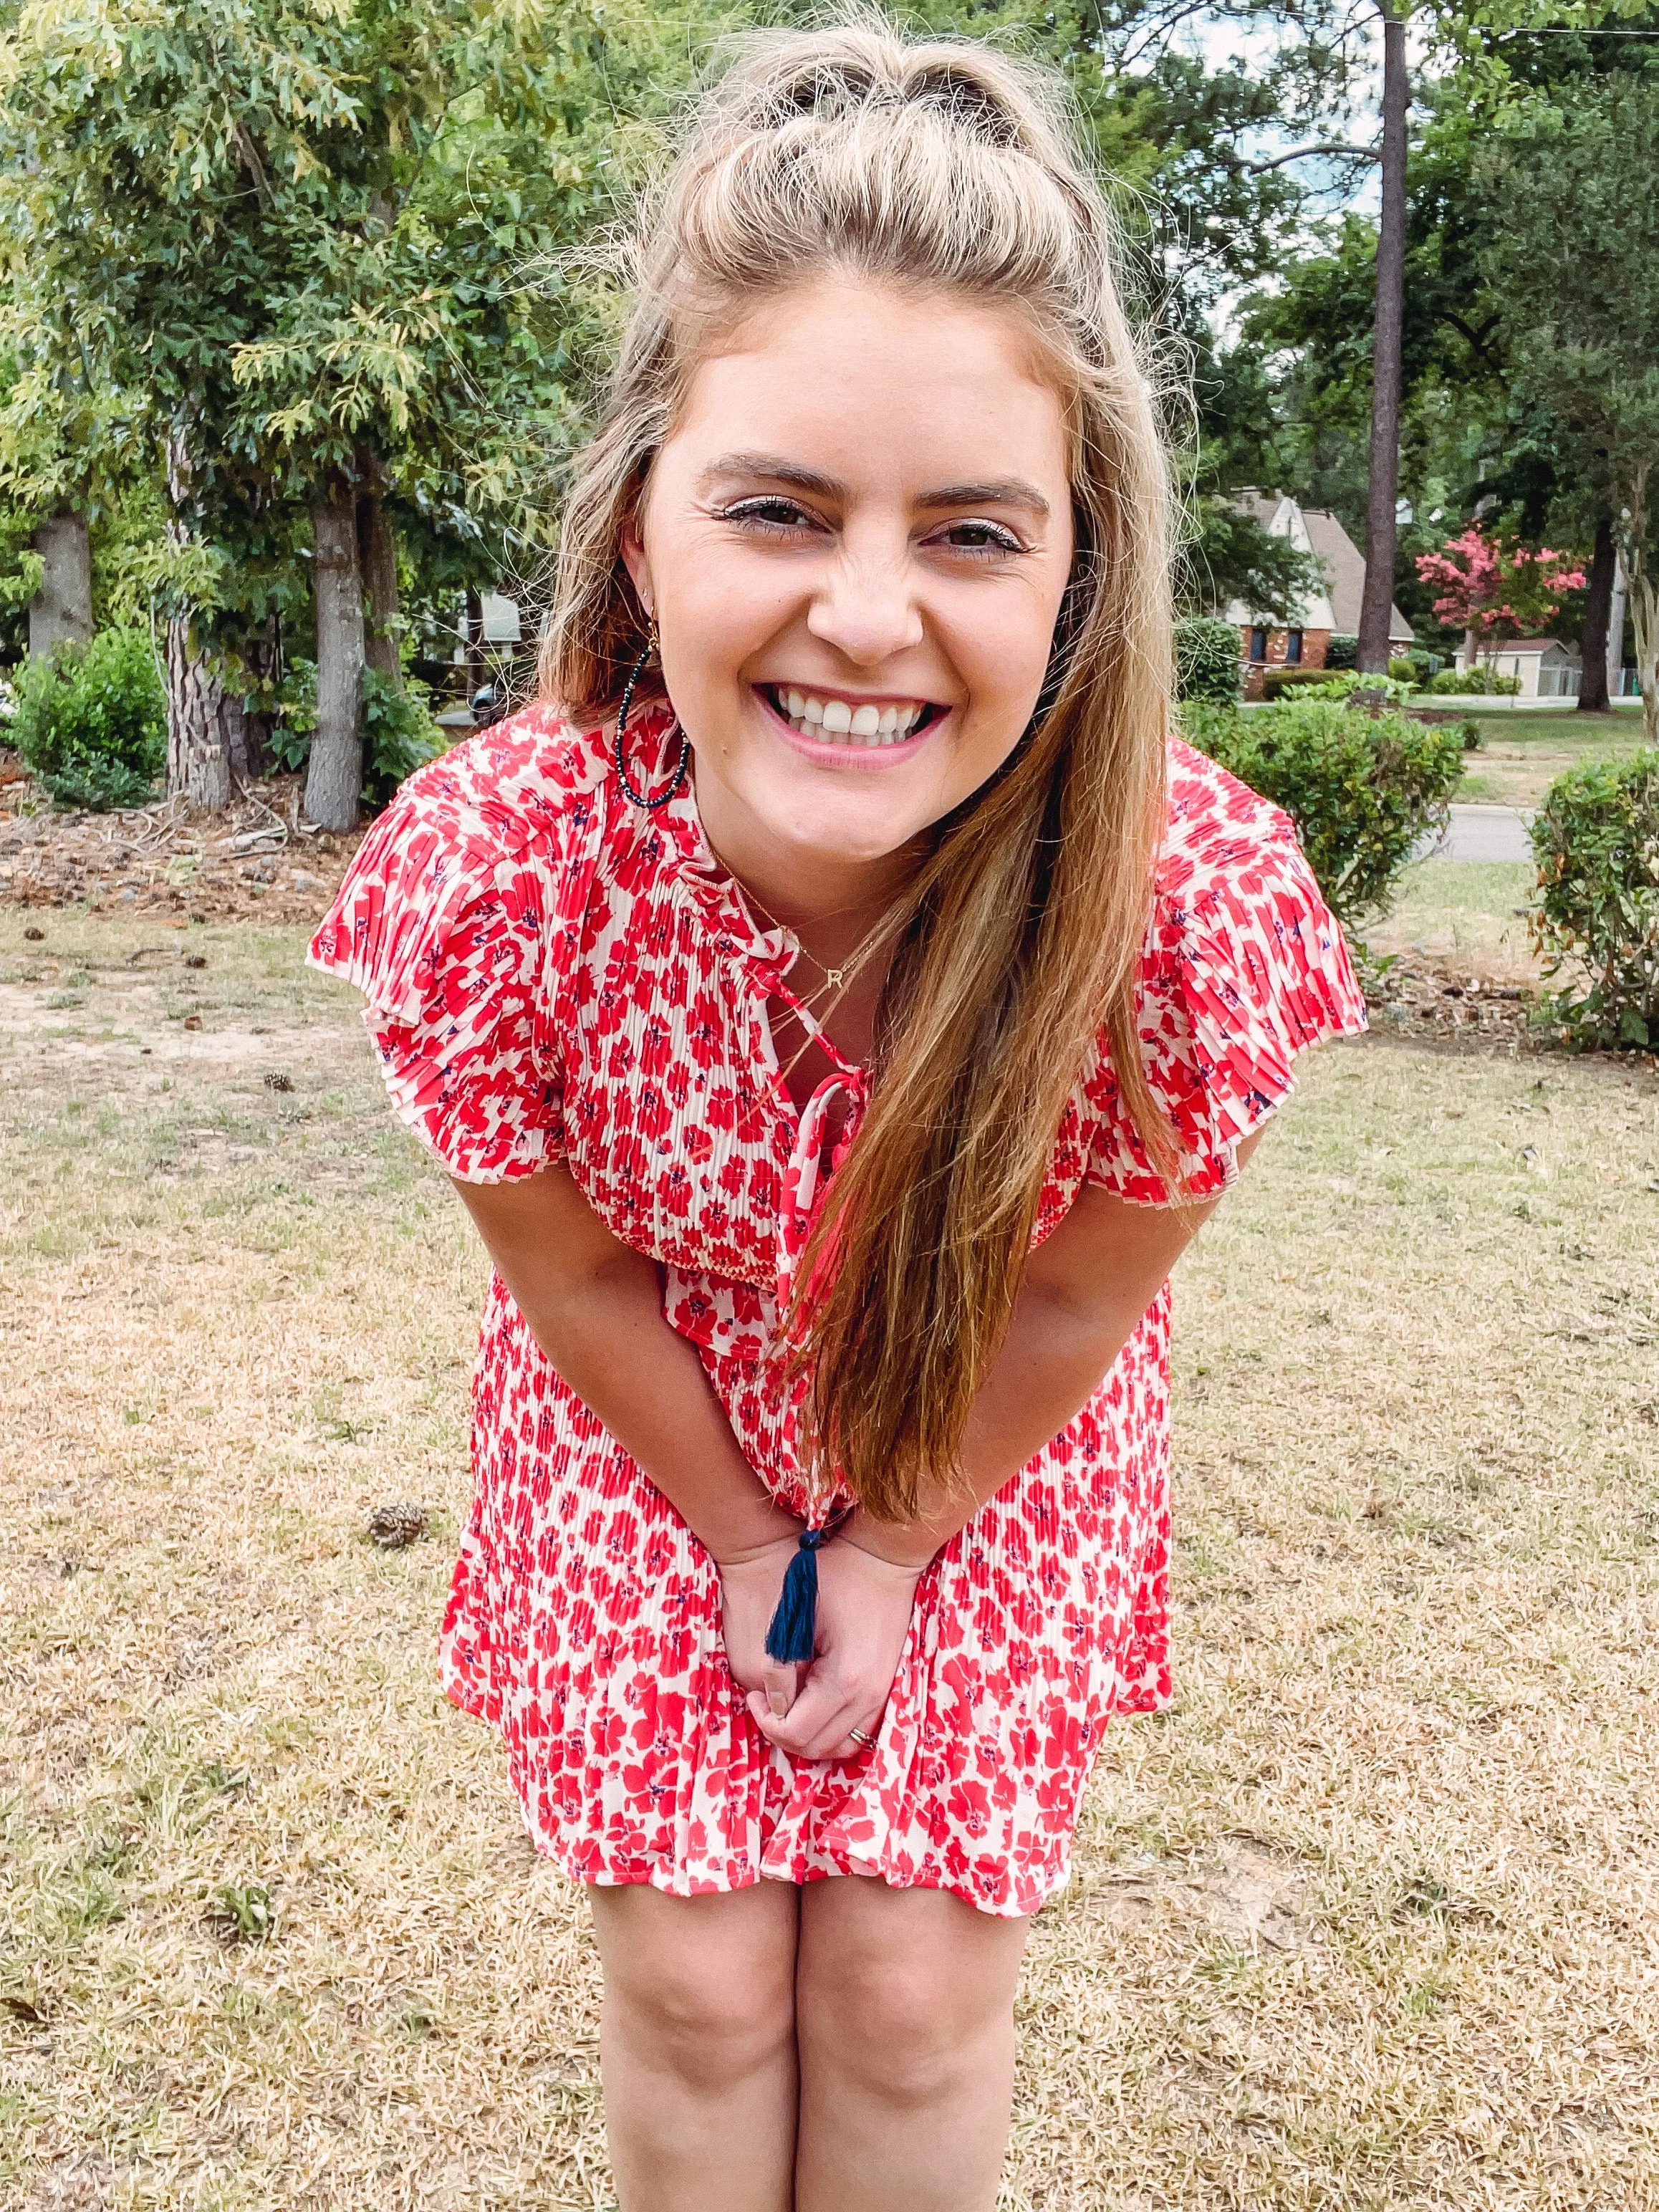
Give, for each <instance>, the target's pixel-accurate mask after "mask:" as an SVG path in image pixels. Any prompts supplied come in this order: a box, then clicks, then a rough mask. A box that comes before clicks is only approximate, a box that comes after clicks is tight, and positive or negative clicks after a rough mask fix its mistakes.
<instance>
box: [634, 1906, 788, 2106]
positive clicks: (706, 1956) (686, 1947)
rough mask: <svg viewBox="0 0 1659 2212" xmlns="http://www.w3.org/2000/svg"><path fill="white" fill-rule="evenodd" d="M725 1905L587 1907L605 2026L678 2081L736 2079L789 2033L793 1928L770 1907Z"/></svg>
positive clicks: (703, 2083)
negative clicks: (601, 1974) (594, 1928)
mask: <svg viewBox="0 0 1659 2212" xmlns="http://www.w3.org/2000/svg"><path fill="white" fill-rule="evenodd" d="M744 1894H748V1893H744ZM731 1905H732V1899H728V1898H721V1899H702V1898H696V1899H679V1898H659V1897H653V1899H652V1901H651V1903H650V1905H646V1906H644V1907H643V1909H630V1908H629V1906H627V1905H623V1907H622V1908H621V1910H620V1911H606V1909H605V1906H604V1905H596V1910H595V1919H596V1923H598V1925H599V1948H600V1954H601V1957H602V1960H603V1962H604V1966H605V2015H606V2027H607V2030H608V2032H609V2033H611V2034H613V2035H616V2036H618V2037H620V2038H621V2039H622V2041H623V2043H624V2045H626V2047H627V2049H628V2051H629V2055H630V2057H632V2058H634V2059H635V2060H636V2061H640V2062H643V2063H646V2064H647V2065H648V2066H650V2067H651V2068H652V2069H653V2070H658V2071H661V2072H665V2073H668V2074H671V2075H673V2076H674V2077H675V2078H676V2079H677V2080H678V2081H680V2082H681V2083H682V2084H684V2086H685V2087H692V2088H699V2089H704V2090H709V2089H718V2088H720V2087H729V2086H730V2085H731V2084H732V2083H733V2082H735V2081H742V2080H744V2079H745V2078H746V2077H747V2076H749V2075H751V2074H753V2073H755V2072H757V2071H758V2070H759V2069H761V2068H763V2067H764V2066H766V2065H768V2064H769V2063H772V2062H773V2061H775V2058H776V2057H777V2054H778V2052H779V2051H780V2049H781V2047H782V2046H784V2045H787V2043H789V2042H790V2041H791V2040H792V2039H793V2034H794V1994H793V1993H794V1963H795V1962H794V1944H793V1928H792V1927H789V1926H787V1924H785V1917H784V1916H783V1915H781V1914H779V1913H778V1912H776V1911H767V1910H766V1909H764V1908H761V1909H759V1910H757V1911H752V1912H745V1911H743V1910H742V1909H741V1908H739V1909H738V1910H735V1911H733V1910H729V1909H728V1910H721V1909H720V1908H723V1907H725V1908H729V1907H731ZM705 1908H714V1909H705Z"/></svg>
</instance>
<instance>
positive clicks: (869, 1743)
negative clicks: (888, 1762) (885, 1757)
mask: <svg viewBox="0 0 1659 2212" xmlns="http://www.w3.org/2000/svg"><path fill="white" fill-rule="evenodd" d="M847 1733H848V1735H850V1736H851V1737H852V1739H853V1741H854V1743H857V1744H862V1745H863V1747H864V1748H865V1750H866V1751H873V1750H874V1749H875V1747H876V1739H875V1738H874V1736H872V1735H866V1734H865V1733H864V1730H863V1729H851V1728H849V1729H848V1731H847Z"/></svg>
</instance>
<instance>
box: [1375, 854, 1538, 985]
mask: <svg viewBox="0 0 1659 2212" xmlns="http://www.w3.org/2000/svg"><path fill="white" fill-rule="evenodd" d="M1536 883H1537V871H1536V870H1535V869H1534V868H1533V867H1532V866H1531V865H1530V864H1529V863H1528V862H1527V861H1524V860H1418V861H1415V862H1413V865H1412V866H1410V867H1408V868H1407V869H1406V870H1405V871H1404V872H1403V873H1402V875H1401V888H1400V895H1399V896H1398V898H1397V899H1396V901H1395V904H1394V907H1393V908H1392V909H1391V910H1390V912H1389V914H1388V915H1387V916H1386V917H1385V918H1384V919H1383V921H1377V922H1373V923H1372V924H1371V925H1370V927H1368V928H1367V930H1366V932H1365V940H1366V943H1367V944H1368V945H1370V949H1371V951H1373V952H1376V953H1400V954H1404V955H1406V956H1407V957H1408V958H1409V957H1411V956H1413V955H1416V956H1418V957H1421V958H1425V959H1427V960H1431V961H1432V962H1434V963H1437V965H1439V966H1441V967H1445V968H1455V969H1465V970H1467V971H1468V973H1469V974H1470V975H1479V976H1480V978H1481V979H1482V981H1492V982H1522V981H1531V980H1533V979H1534V978H1535V977H1536V975H1537V974H1538V961H1537V957H1536V956H1535V955H1534V951H1533V950H1532V945H1531V941H1530V939H1528V934H1527V924H1526V921H1525V920H1524V918H1523V914H1522V909H1523V908H1525V907H1526V906H1527V905H1528V902H1529V901H1530V899H1531V897H1532V895H1533V892H1534V888H1535V886H1536Z"/></svg>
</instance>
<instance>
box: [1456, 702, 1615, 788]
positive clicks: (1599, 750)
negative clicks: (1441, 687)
mask: <svg viewBox="0 0 1659 2212" xmlns="http://www.w3.org/2000/svg"><path fill="white" fill-rule="evenodd" d="M1429 703H1431V704H1440V703H1444V704H1445V705H1447V706H1448V707H1455V704H1456V702H1455V700H1448V701H1445V702H1429ZM1471 719H1472V720H1474V721H1475V722H1477V723H1478V724H1479V725H1480V750H1479V751H1478V752H1475V753H1471V754H1470V755H1469V756H1468V774H1467V775H1466V776H1465V778H1464V781H1463V783H1462V787H1460V789H1459V791H1458V793H1457V797H1458V799H1459V800H1460V802H1462V801H1472V802H1476V803H1479V802H1487V803H1491V804H1493V805H1504V806H1536V805H1537V804H1538V802H1539V801H1540V799H1542V798H1543V796H1544V793H1546V792H1547V790H1548V789H1549V787H1550V786H1551V784H1552V783H1553V782H1554V781H1555V779H1556V777H1557V776H1558V775H1563V774H1565V771H1566V770H1567V769H1570V768H1577V766H1578V765H1579V763H1581V762H1583V761H1587V760H1625V759H1627V758H1628V757H1629V756H1630V755H1631V754H1632V753H1633V752H1638V751H1639V750H1641V746H1642V732H1643V722H1642V702H1641V701H1640V700H1639V699H1630V700H1620V702H1619V703H1618V704H1617V705H1616V706H1615V707H1614V708H1613V709H1612V711H1611V712H1610V713H1608V714H1578V713H1577V712H1576V711H1574V710H1572V709H1571V708H1567V709H1564V710H1563V711H1562V712H1560V713H1559V714H1558V713H1554V712H1552V711H1551V710H1549V709H1547V708H1537V709H1534V708H1526V709H1522V710H1516V711H1509V712H1506V711H1504V709H1502V708H1486V710H1484V711H1483V712H1481V713H1479V714H1474V715H1473V716H1472V717H1471Z"/></svg>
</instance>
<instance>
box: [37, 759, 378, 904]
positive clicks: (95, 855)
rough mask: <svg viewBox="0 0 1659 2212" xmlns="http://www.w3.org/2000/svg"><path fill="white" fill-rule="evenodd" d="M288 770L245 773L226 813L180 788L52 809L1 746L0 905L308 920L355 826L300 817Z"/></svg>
mask: <svg viewBox="0 0 1659 2212" xmlns="http://www.w3.org/2000/svg"><path fill="white" fill-rule="evenodd" d="M300 802H301V781H300V778H299V777H298V776H292V775H290V776H278V777H276V778H273V779H272V780H271V781H269V782H266V783H256V784H252V785H250V786H249V787H248V788H247V789H246V791H245V792H244V793H242V794H241V796H240V798H239V799H238V800H237V802H236V804H235V805H234V807H232V809H231V810H230V811H229V812H228V814H208V813H202V812H198V811H193V810H192V809H191V808H189V807H187V806H185V805H184V804H183V802H182V801H181V800H179V799H161V800H158V801H157V802H156V804H155V805H153V806H143V807H137V808H131V809H124V810H122V811H118V812H113V813H109V814H66V813H59V812H58V811H56V810H55V809H54V808H53V807H52V805H51V804H50V802H49V801H48V800H47V799H45V798H44V796H43V795H42V794H41V793H39V792H38V791H37V790H36V788H35V787H34V786H33V784H32V783H30V782H29V781H28V780H27V777H26V776H24V775H23V774H22V772H21V769H17V768H15V766H14V765H12V764H10V763H8V762H7V760H6V758H5V757H4V756H3V755H0V905H5V906H23V907H68V906H75V907H80V908H82V909H83V910H85V911H86V912H88V913H93V914H112V915H152V916H155V915H160V916H161V917H162V918H164V919H165V920H167V921H172V922H173V923H174V924H175V925H176V926H178V927H184V926H185V924H186V923H188V922H191V921H203V922H206V921H215V922H217V921H267V922H279V923H280V922H313V923H314V922H316V921H319V919H320V917H321V916H322V915H323V913H324V911H325V908H327V906H328V903H329V901H330V900H331V898H332V896H333V895H334V893H335V891H336V890H337V889H338V887H339V882H340V878H341V877H342V876H343V874H344V873H345V871H346V868H347V866H348V865H349V861H350V859H351V855H352V854H353V853H354V852H356V848H357V846H358V844H359V842H361V836H362V833H361V832H357V833H355V834H354V835H352V836H347V837H333V836H329V835H328V834H327V833H326V832H325V831H321V830H317V829H313V828H312V827H311V826H310V825H309V823H305V822H302V821H301V818H300Z"/></svg>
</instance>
